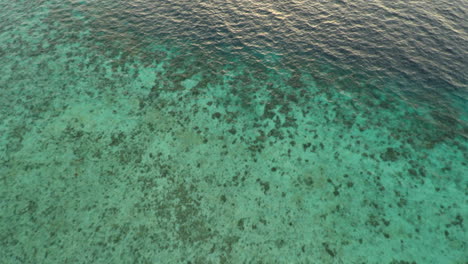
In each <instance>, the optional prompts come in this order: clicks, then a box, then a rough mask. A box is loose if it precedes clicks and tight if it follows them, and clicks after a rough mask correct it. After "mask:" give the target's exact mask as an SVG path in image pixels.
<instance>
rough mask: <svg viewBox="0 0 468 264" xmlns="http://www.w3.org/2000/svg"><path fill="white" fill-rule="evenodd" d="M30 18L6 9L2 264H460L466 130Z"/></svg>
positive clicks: (280, 76)
mask: <svg viewBox="0 0 468 264" xmlns="http://www.w3.org/2000/svg"><path fill="white" fill-rule="evenodd" d="M23 5H25V6H19V4H18V3H9V4H7V3H3V4H2V6H3V8H7V7H8V8H10V10H11V12H10V14H9V15H4V16H3V17H2V23H3V24H7V23H6V22H8V21H9V22H10V23H8V24H9V25H10V26H9V27H7V28H2V29H1V30H0V65H1V74H0V212H1V213H0V263H388V264H390V263H392V264H396V263H465V261H466V259H467V253H466V252H467V251H466V242H467V240H466V224H467V223H466V221H464V220H465V219H466V217H467V207H466V206H467V205H466V190H467V177H466V173H467V160H468V157H467V155H468V152H467V148H468V144H467V139H466V131H467V130H466V126H464V125H466V119H463V118H466V114H463V113H461V114H460V116H461V117H460V118H462V120H464V121H463V122H465V123H463V122H462V123H459V122H457V121H455V120H453V119H450V118H447V117H446V116H440V114H438V113H435V112H433V111H431V110H430V109H429V106H427V105H424V104H419V105H417V106H416V105H411V104H410V103H408V102H404V101H402V100H399V97H398V96H397V95H394V96H392V95H391V94H385V93H384V92H383V91H385V90H386V89H387V88H385V89H383V90H382V89H362V88H363V87H371V86H372V85H374V82H375V80H368V79H367V80H363V79H359V77H358V76H357V77H350V76H349V75H348V74H345V73H340V72H336V71H333V70H332V68H331V66H330V69H327V68H325V67H324V66H323V67H324V68H323V69H322V73H323V75H321V76H320V75H312V74H310V72H309V71H307V70H301V69H300V68H295V67H289V68H288V67H284V68H280V67H278V66H277V65H279V61H284V60H285V59H283V58H281V56H278V57H276V56H275V54H274V53H272V54H270V55H268V56H269V57H268V58H265V60H268V63H269V65H270V66H271V67H262V65H257V64H255V63H253V62H252V63H251V64H250V62H248V61H242V59H240V58H235V57H234V56H233V57H227V56H225V57H223V56H221V55H219V56H217V57H214V58H215V59H210V57H209V56H208V55H207V54H205V53H203V52H201V51H200V52H199V53H197V50H196V49H192V50H189V49H184V48H178V47H177V46H175V45H174V46H171V45H168V44H167V43H161V44H154V45H152V44H151V45H150V44H147V45H143V46H140V45H139V44H138V43H137V42H136V41H137V40H135V39H133V38H131V37H129V38H128V39H125V38H123V37H122V36H120V40H119V39H118V38H116V39H113V40H112V42H108V43H106V42H105V39H104V38H106V37H109V36H107V35H103V37H102V38H103V39H104V40H103V39H98V40H96V35H98V36H99V34H98V33H97V32H94V31H93V30H90V29H88V28H86V26H84V25H83V24H80V22H79V21H80V16H81V14H79V13H76V14H69V13H67V12H68V11H69V10H65V11H63V10H62V11H63V12H64V13H63V14H62V13H60V11H61V10H60V9H58V10H57V9H53V8H49V7H47V5H36V6H34V5H32V4H29V6H28V4H27V3H25V4H23ZM26 7H27V8H29V9H28V10H31V9H33V10H34V12H30V13H29V14H30V16H29V15H25V13H23V12H24V10H25V9H26ZM3 10H5V9H3ZM15 12H17V13H15ZM54 12H56V13H54ZM20 14H21V15H20ZM67 16H70V21H69V25H68V26H67V27H66V30H65V29H63V25H60V24H58V23H54V20H53V19H54V18H57V17H67ZM15 21H17V22H18V23H14V22H15ZM109 41H110V40H109ZM132 41H135V43H133V42H132ZM109 43H112V44H109ZM212 56H214V55H212ZM277 63H278V64H277ZM281 65H286V64H281ZM379 82H380V83H382V80H379ZM384 83H385V82H384ZM387 85H388V89H389V90H391V86H392V85H399V84H398V83H393V82H392V81H391V80H388V82H387ZM350 87H351V88H350ZM362 91H366V92H362ZM369 91H372V92H369ZM453 111H455V110H453Z"/></svg>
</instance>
